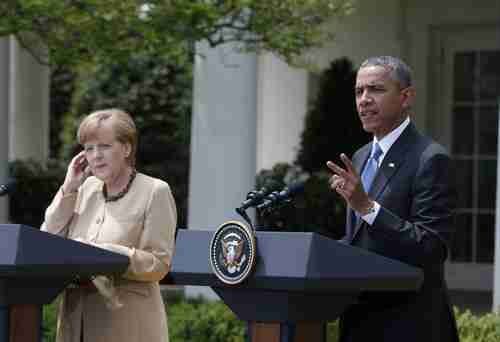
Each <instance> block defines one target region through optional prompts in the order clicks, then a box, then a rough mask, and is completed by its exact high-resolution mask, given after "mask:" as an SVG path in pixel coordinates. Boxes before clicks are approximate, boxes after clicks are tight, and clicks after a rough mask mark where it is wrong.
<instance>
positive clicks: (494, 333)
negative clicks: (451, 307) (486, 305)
mask: <svg viewBox="0 0 500 342" xmlns="http://www.w3.org/2000/svg"><path fill="white" fill-rule="evenodd" d="M455 317H456V319H457V326H458V335H459V336H460V341H461V342H500V316H499V315H498V314H495V313H487V314H484V315H482V316H476V315H473V314H472V313H471V312H470V310H465V311H463V312H460V311H459V310H457V309H456V308H455Z"/></svg>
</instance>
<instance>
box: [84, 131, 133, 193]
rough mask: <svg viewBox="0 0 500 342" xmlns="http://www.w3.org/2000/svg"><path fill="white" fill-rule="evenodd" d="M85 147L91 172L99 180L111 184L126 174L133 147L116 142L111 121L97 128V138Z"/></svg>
mask: <svg viewBox="0 0 500 342" xmlns="http://www.w3.org/2000/svg"><path fill="white" fill-rule="evenodd" d="M83 146H84V150H85V158H86V159H87V161H88V163H89V167H90V170H91V171H92V173H93V175H94V176H96V177H97V178H99V179H100V180H102V181H103V182H105V183H107V184H109V183H111V182H114V181H116V180H117V179H118V177H119V176H120V175H123V174H125V172H124V171H125V170H126V169H127V166H128V162H127V157H128V156H129V154H130V152H131V147H130V144H122V143H120V142H119V141H117V140H116V138H115V133H114V131H113V128H112V125H111V122H110V121H104V122H103V123H102V124H101V125H100V126H99V127H98V128H97V131H96V134H95V137H94V138H91V139H90V140H88V141H87V142H85V144H84V145H83Z"/></svg>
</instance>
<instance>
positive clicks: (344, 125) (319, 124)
mask: <svg viewBox="0 0 500 342" xmlns="http://www.w3.org/2000/svg"><path fill="white" fill-rule="evenodd" d="M355 84H356V71H355V70H354V69H353V66H352V63H351V62H350V61H349V60H348V59H347V58H340V59H338V60H335V61H333V62H332V63H331V64H330V67H329V68H328V69H326V70H325V71H324V72H323V73H322V74H321V76H320V84H319V92H318V94H317V97H316V98H315V100H314V101H313V103H312V105H311V107H310V109H309V111H308V112H307V114H306V118H305V124H304V130H303V132H302V136H301V144H300V149H299V152H298V154H297V160H296V163H297V164H298V165H300V166H301V167H302V168H303V169H304V170H306V171H308V172H315V171H319V170H325V168H326V166H325V163H326V161H328V160H332V161H335V162H339V160H340V159H339V156H340V154H341V153H345V154H346V155H348V156H351V155H352V154H353V153H354V151H356V150H357V149H358V148H360V147H361V146H362V145H364V144H365V143H366V142H368V141H369V139H370V136H369V134H367V133H366V132H364V131H363V129H362V127H361V123H360V121H359V118H358V114H357V111H356V103H355V97H354V86H355ZM340 165H342V163H340Z"/></svg>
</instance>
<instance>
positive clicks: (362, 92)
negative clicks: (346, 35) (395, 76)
mask: <svg viewBox="0 0 500 342" xmlns="http://www.w3.org/2000/svg"><path fill="white" fill-rule="evenodd" d="M355 93H356V108H357V110H358V114H359V118H360V119H361V123H362V125H363V129H364V130H365V131H367V132H370V133H372V134H374V135H375V136H376V137H377V139H379V140H380V139H382V138H383V137H384V136H386V135H387V134H388V133H389V132H391V131H392V130H393V129H395V128H396V127H398V126H399V125H400V124H401V122H403V120H404V119H405V118H406V116H407V113H406V109H407V108H408V107H409V106H410V104H411V101H412V100H413V97H414V95H415V93H414V89H413V87H408V88H405V89H401V88H400V85H399V83H398V82H397V81H395V80H392V79H391V78H389V70H387V69H385V68H384V67H381V66H368V67H364V68H362V69H359V71H358V75H357V78H356V88H355Z"/></svg>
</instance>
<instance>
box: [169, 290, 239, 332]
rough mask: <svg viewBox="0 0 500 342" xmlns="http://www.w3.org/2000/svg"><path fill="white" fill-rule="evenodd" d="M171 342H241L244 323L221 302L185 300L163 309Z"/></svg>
mask: <svg viewBox="0 0 500 342" xmlns="http://www.w3.org/2000/svg"><path fill="white" fill-rule="evenodd" d="M167 312H168V314H167V316H168V327H169V337H170V341H172V342H243V341H244V335H245V322H243V321H240V320H238V319H236V316H235V315H234V314H233V313H232V311H231V310H230V309H229V308H228V307H227V306H226V305H225V304H224V303H222V302H221V301H213V302H210V301H203V300H185V301H181V302H178V303H177V304H174V305H169V306H167Z"/></svg>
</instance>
